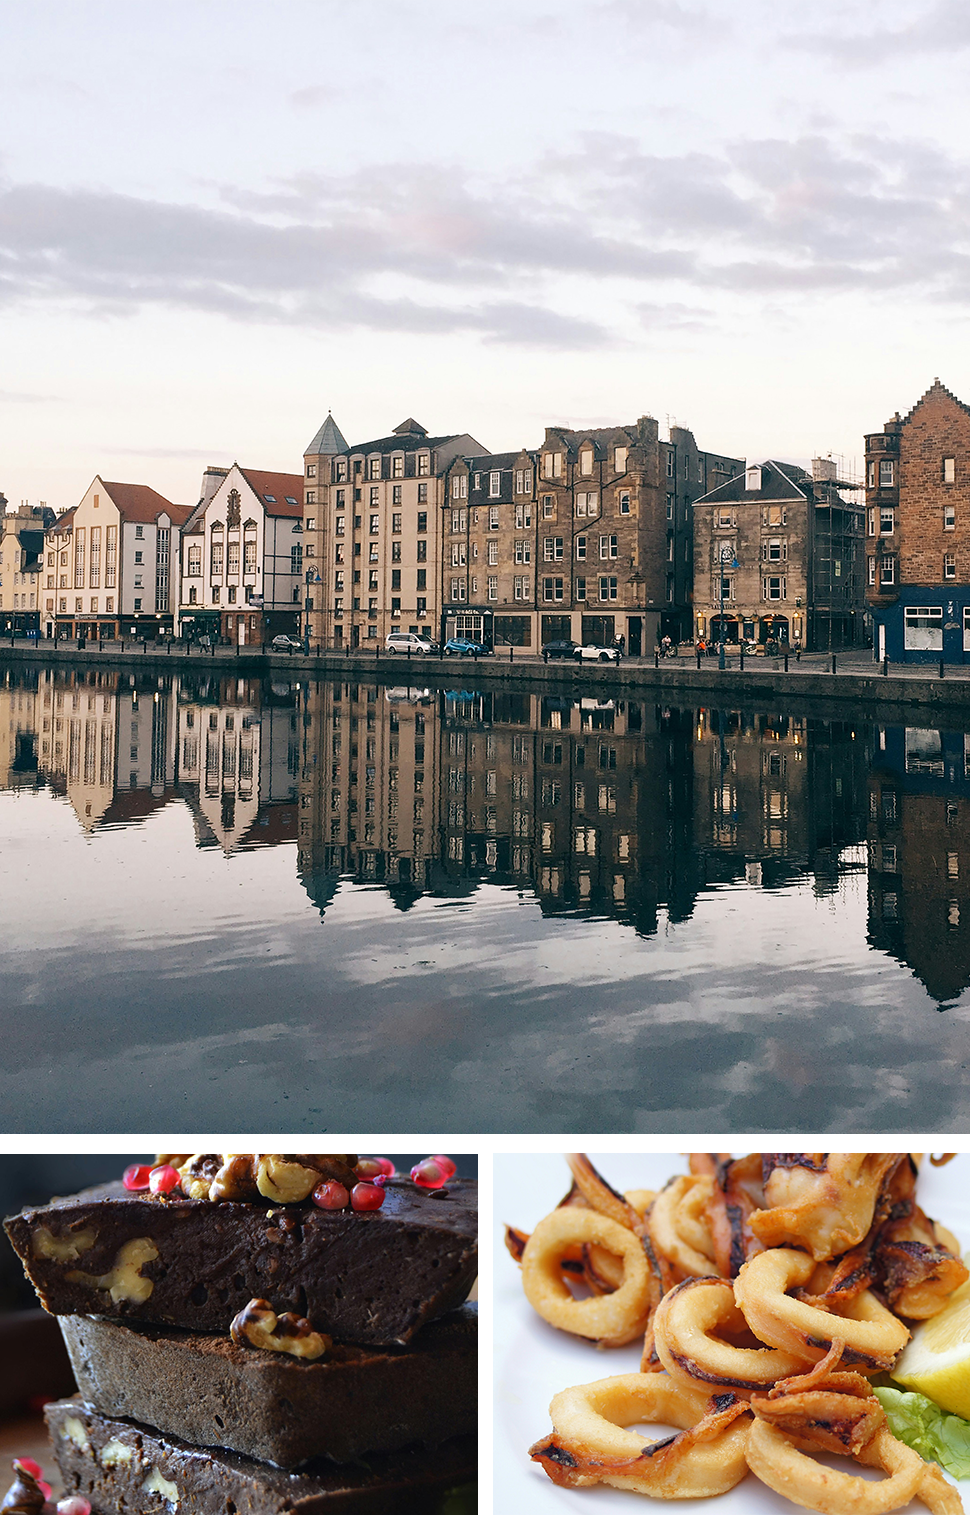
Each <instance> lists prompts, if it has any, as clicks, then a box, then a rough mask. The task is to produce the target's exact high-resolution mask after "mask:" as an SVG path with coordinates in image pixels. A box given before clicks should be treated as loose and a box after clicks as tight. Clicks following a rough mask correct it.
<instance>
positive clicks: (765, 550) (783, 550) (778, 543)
mask: <svg viewBox="0 0 970 1515" xmlns="http://www.w3.org/2000/svg"><path fill="white" fill-rule="evenodd" d="M761 556H762V557H763V558H764V560H765V562H766V563H781V562H784V561H785V559H787V557H788V543H787V542H786V541H782V540H781V538H780V537H770V538H769V539H768V541H767V542H763V543H762V546H761Z"/></svg>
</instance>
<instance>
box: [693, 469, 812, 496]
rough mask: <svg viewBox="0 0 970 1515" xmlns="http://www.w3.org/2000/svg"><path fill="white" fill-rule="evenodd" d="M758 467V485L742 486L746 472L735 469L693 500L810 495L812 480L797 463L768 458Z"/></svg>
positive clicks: (745, 478) (745, 479) (744, 482)
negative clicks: (719, 482) (778, 461)
mask: <svg viewBox="0 0 970 1515" xmlns="http://www.w3.org/2000/svg"><path fill="white" fill-rule="evenodd" d="M760 467H761V488H760V489H755V490H751V489H746V488H745V484H746V481H747V474H746V473H739V474H736V475H735V477H734V478H733V479H728V480H727V481H726V482H725V483H724V484H719V485H718V487H717V488H716V489H712V490H710V492H709V493H708V494H705V495H701V497H700V499H698V500H695V501H694V505H695V507H696V506H698V505H706V504H707V503H708V502H709V501H710V502H711V503H712V504H717V503H718V502H719V501H721V500H805V499H810V498H811V497H812V480H811V478H810V476H809V475H808V474H807V473H806V472H805V470H804V468H799V467H798V465H797V463H777V462H775V461H774V459H768V460H766V461H765V462H764V463H762V464H761V465H760Z"/></svg>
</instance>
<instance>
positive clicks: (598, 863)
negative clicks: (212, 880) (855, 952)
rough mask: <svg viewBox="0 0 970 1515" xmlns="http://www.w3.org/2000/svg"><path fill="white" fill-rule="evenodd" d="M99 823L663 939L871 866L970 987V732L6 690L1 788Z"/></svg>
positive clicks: (945, 969) (916, 941)
mask: <svg viewBox="0 0 970 1515" xmlns="http://www.w3.org/2000/svg"><path fill="white" fill-rule="evenodd" d="M45 785H46V786H49V788H50V789H51V790H52V791H54V793H56V794H58V795H60V796H63V797H64V798H65V799H66V800H67V801H68V802H69V803H70V805H71V806H72V808H73V810H74V812H75V814H76V816H77V819H78V821H79V823H80V825H81V826H82V827H84V828H85V830H87V831H92V832H93V831H95V830H97V829H103V828H105V827H108V826H125V825H131V824H135V823H138V822H143V821H145V820H146V819H148V818H149V817H150V816H152V815H153V814H154V813H155V812H156V811H158V810H160V809H162V808H163V807H165V806H167V805H171V804H173V803H177V804H184V805H186V806H187V807H188V809H189V810H190V812H191V814H192V817H193V822H194V827H195V836H196V842H197V845H198V846H200V847H219V848H221V849H223V851H225V852H226V853H227V854H233V853H236V852H239V851H245V850H249V849H253V848H258V847H272V846H277V845H279V844H281V843H291V844H292V843H295V845H296V867H297V872H298V876H299V878H300V881H301V883H302V885H303V887H304V888H305V890H306V892H307V894H308V895H309V897H310V899H311V900H312V901H313V903H314V904H315V906H316V907H317V909H318V910H319V911H320V913H321V914H324V913H325V912H326V910H327V907H328V906H329V904H330V902H331V901H332V900H333V899H334V897H335V895H336V893H337V891H338V889H339V887H340V885H341V883H342V882H343V881H347V880H350V881H354V882H356V883H357V884H362V885H367V886H371V887H374V888H379V889H381V890H383V891H385V892H386V893H387V895H389V896H390V898H391V899H392V900H393V901H394V903H395V904H396V905H397V907H398V908H400V909H407V908H409V906H411V905H412V904H413V903H414V902H415V901H416V900H418V899H419V898H421V897H422V896H423V895H432V896H435V897H437V898H442V899H460V898H467V897H471V896H472V895H474V894H475V892H476V891H477V890H479V889H480V888H481V886H482V885H484V884H493V885H496V886H499V887H500V888H503V889H514V890H518V891H520V892H521V893H522V894H523V895H527V896H528V897H530V898H535V899H537V900H538V902H539V904H540V906H541V908H542V910H543V912H544V913H546V914H548V915H565V914H570V913H571V914H577V915H588V916H598V917H608V918H612V919H615V920H618V921H621V922H624V923H628V924H629V925H630V926H632V927H633V928H634V929H635V930H636V931H637V932H638V933H640V934H641V935H643V936H649V935H651V934H653V933H654V932H656V931H657V929H658V925H659V924H660V923H661V921H662V920H668V921H674V922H677V921H684V920H686V919H688V918H689V917H690V916H691V914H692V912H693V910H694V907H695V903H696V901H697V899H698V896H699V895H702V894H703V893H704V892H705V891H707V890H710V889H712V888H713V889H716V888H721V887H724V886H726V885H736V884H745V885H747V886H748V887H749V888H750V889H751V890H752V893H753V894H754V896H755V898H756V897H757V894H758V891H759V890H772V889H777V888H782V887H785V886H787V885H790V884H794V883H799V882H802V881H806V880H807V881H810V883H811V885H812V888H813V890H814V892H815V894H816V895H819V896H825V895H832V896H835V895H837V894H838V893H839V891H840V889H841V888H842V885H843V881H844V880H845V879H846V877H847V875H849V874H851V873H853V872H858V871H859V870H860V869H861V868H862V867H863V866H865V864H866V854H865V852H864V851H863V846H864V844H866V843H868V870H869V928H868V941H869V944H870V945H871V946H872V947H873V948H874V949H876V950H878V951H882V952H885V953H888V954H890V955H891V956H892V957H894V958H896V959H897V960H898V961H899V962H901V963H903V964H905V965H906V966H908V967H909V968H910V969H911V970H912V972H913V973H914V974H915V975H916V976H917V977H918V978H919V979H920V980H921V981H922V983H923V984H924V985H925V987H926V989H927V990H928V992H929V993H930V995H931V996H932V997H933V998H934V999H935V1000H936V1001H937V1002H939V1003H940V1004H942V1005H945V1004H947V1003H950V1002H952V1001H953V1000H954V999H955V998H956V997H957V996H959V994H960V993H961V992H962V991H963V990H964V989H965V988H966V987H967V985H968V984H970V899H968V898H967V893H968V878H970V846H968V839H967V838H966V837H965V835H964V833H965V831H966V829H967V827H968V825H970V737H965V736H964V735H963V734H962V733H956V734H954V733H951V732H945V731H938V730H922V729H915V728H903V727H870V726H869V725H867V724H864V723H851V722H845V721H837V720H829V721H826V720H820V719H815V718H807V717H794V716H787V715H779V714H771V713H764V712H760V713H759V712H750V711H744V712H739V711H731V710H717V709H707V708H704V709H700V710H697V709H693V710H679V709H671V708H667V707H663V706H658V705H656V704H655V703H653V702H648V701H644V700H639V701H638V700H620V699H617V700H614V699H609V698H604V699H598V698H595V697H587V698H581V699H573V698H566V697H559V696H555V695H539V694H533V693H525V692H513V691H505V690H501V691H496V692H493V693H487V692H483V691H476V690H455V691H441V690H432V689H429V688H414V687H408V686H405V685H400V686H384V685H373V684H363V683H353V682H348V681H346V680H333V681H326V682H320V683H313V684H310V685H307V684H305V683H304V684H302V685H301V684H299V683H296V682H293V683H289V682H286V681H285V680H281V681H280V682H277V683H270V682H268V681H264V680H258V679H256V680H254V679H247V678H233V677H230V676H229V675H224V674H221V673H220V674H219V675H218V676H215V675H213V676H208V675H201V676H191V677H190V676H181V677H165V676H159V675H157V674H155V673H147V672H146V674H143V675H142V674H136V673H129V672H127V671H126V672H120V671H110V670H104V669H98V670H83V671H73V670H53V669H40V670H37V671H35V670H33V669H26V670H23V671H22V672H19V673H18V672H16V671H15V670H13V669H8V670H6V671H5V673H4V675H3V677H2V681H0V788H3V789H7V790H25V789H26V790H29V789H33V788H38V787H43V786H45Z"/></svg>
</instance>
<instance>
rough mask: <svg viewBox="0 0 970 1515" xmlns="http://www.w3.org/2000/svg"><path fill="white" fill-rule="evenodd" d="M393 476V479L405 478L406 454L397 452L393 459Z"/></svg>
mask: <svg viewBox="0 0 970 1515" xmlns="http://www.w3.org/2000/svg"><path fill="white" fill-rule="evenodd" d="M391 477H392V478H393V479H403V478H404V454H403V452H396V453H395V454H394V456H393V458H392V459H391Z"/></svg>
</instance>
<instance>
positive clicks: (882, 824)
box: [0, 665, 970, 1133]
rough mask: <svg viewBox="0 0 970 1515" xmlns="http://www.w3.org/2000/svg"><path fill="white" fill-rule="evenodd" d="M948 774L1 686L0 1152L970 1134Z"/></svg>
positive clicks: (101, 687)
mask: <svg viewBox="0 0 970 1515" xmlns="http://www.w3.org/2000/svg"><path fill="white" fill-rule="evenodd" d="M473 677H474V675H473ZM950 719H951V720H952V718H950ZM968 724H970V723H968ZM968 773H970V755H968V753H967V752H966V751H965V739H964V736H963V734H962V733H961V732H938V731H935V730H909V731H907V730H906V729H905V728H903V727H893V726H888V727H887V726H882V727H880V726H876V725H873V724H871V723H868V722H865V721H862V720H860V721H858V722H856V723H854V724H853V723H847V722H846V721H845V718H844V712H843V713H842V714H841V715H840V716H839V717H838V718H833V719H832V720H823V719H821V718H819V717H817V716H813V717H812V718H811V719H809V718H808V717H805V716H801V715H799V714H798V713H797V712H795V713H792V712H787V713H784V714H783V713H780V712H778V711H770V710H768V711H761V712H758V711H744V712H733V713H732V712H731V711H730V710H723V711H720V712H719V711H716V710H709V709H697V708H690V709H672V708H667V707H658V706H657V705H656V704H655V703H654V702H653V701H652V700H651V699H643V700H639V701H628V700H618V701H616V702H613V701H610V700H608V699H602V700H601V699H598V698H595V697H592V696H591V697H590V698H587V699H582V700H569V699H564V698H559V697H540V696H537V695H535V694H534V693H515V692H507V691H497V692H495V693H494V694H489V693H488V692H475V691H474V690H472V689H468V690H465V691H439V690H436V689H408V688H405V687H403V686H399V687H396V688H394V687H387V686H383V685H373V684H371V685H368V684H364V683H360V684H351V683H347V682H321V683H313V684H311V685H309V686H308V685H307V684H305V683H304V684H303V685H302V687H301V686H300V685H299V684H296V683H292V684H291V683H287V682H286V681H285V680H280V681H278V682H261V681H260V680H258V679H257V680H253V679H237V678H235V677H229V676H228V675H225V676H224V675H221V674H220V675H218V676H215V677H205V676H201V675H196V674H195V673H192V674H191V675H190V674H186V675H183V676H166V677H161V676H157V675H155V674H153V673H151V672H146V673H139V674H137V675H133V674H129V673H128V672H126V671H118V670H114V671H112V670H110V669H108V668H105V667H103V666H99V667H98V668H97V669H90V670H83V671H81V670H78V671H74V670H70V671H68V670H58V671H55V670H54V669H37V668H22V669H20V670H18V668H17V667H16V665H7V668H6V670H5V672H4V674H3V675H2V680H0V888H2V899H3V923H4V930H3V932H2V936H0V968H2V972H0V1005H2V1010H3V1024H4V1035H5V1055H4V1059H3V1067H2V1070H0V1101H2V1120H3V1128H4V1129H6V1130H15V1131H16V1130H23V1131H37V1130H42V1131H43V1130H46V1131H99V1132H101V1131H103V1132H109V1131H146V1132H148V1131H152V1130H158V1129H168V1130H191V1129H198V1130H219V1129H221V1130H227V1131H228V1130H233V1131H246V1132H250V1131H252V1132H256V1131H266V1130H273V1129H278V1130H279V1129H285V1130H289V1131H294V1132H295V1131H302V1130H306V1131H308V1132H309V1131H313V1132H315V1133H322V1132H324V1131H327V1130H334V1131H350V1130H358V1131H361V1130H370V1131H374V1132H378V1131H422V1132H429V1133H431V1132H439V1133H450V1132H478V1131H523V1132H525V1131H560V1130H561V1131H575V1132H628V1131H643V1132H670V1133H673V1132H688V1131H698V1132H700V1131H731V1130H734V1131H746V1132H756V1131H798V1130H811V1131H858V1132H863V1131H879V1132H887V1133H888V1132H892V1131H902V1130H909V1131H912V1130H922V1131H932V1132H940V1133H943V1132H947V1131H960V1130H965V1129H967V1124H968V1120H970V1099H968V1096H967V1094H966V1092H965V1086H966V1078H965V1073H966V1067H967V1062H968V1060H970V1059H968V1045H967V1021H968V1010H970V995H968V993H967V985H968V984H970V897H968V894H970V891H968V884H967V881H968V878H970V780H968V777H967V775H968Z"/></svg>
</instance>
